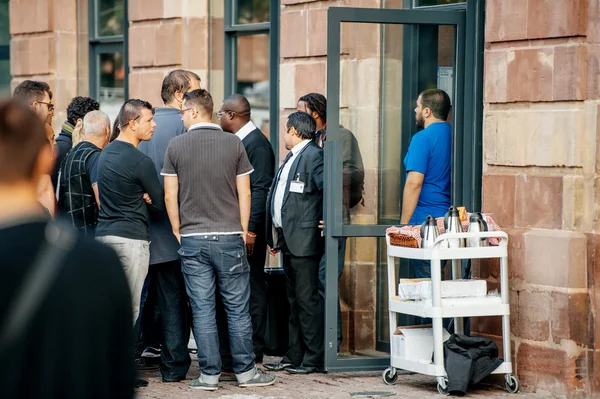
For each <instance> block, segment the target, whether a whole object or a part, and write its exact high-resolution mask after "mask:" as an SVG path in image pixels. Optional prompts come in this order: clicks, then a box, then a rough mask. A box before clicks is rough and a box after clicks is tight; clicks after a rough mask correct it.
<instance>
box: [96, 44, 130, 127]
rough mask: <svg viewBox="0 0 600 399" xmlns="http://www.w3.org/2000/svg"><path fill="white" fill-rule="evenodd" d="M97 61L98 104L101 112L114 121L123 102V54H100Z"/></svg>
mask: <svg viewBox="0 0 600 399" xmlns="http://www.w3.org/2000/svg"><path fill="white" fill-rule="evenodd" d="M98 61H99V67H98V71H99V75H100V76H99V83H100V87H99V92H98V102H99V103H100V108H101V109H102V111H104V112H106V114H107V115H108V116H109V117H110V118H111V120H114V118H115V117H116V116H117V114H118V113H119V109H120V107H121V105H122V104H123V102H124V101H125V91H124V81H125V69H124V65H123V53H121V52H118V53H110V54H100V55H99V60H98Z"/></svg>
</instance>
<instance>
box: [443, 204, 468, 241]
mask: <svg viewBox="0 0 600 399" xmlns="http://www.w3.org/2000/svg"><path fill="white" fill-rule="evenodd" d="M444 227H445V228H446V233H464V230H463V228H462V224H461V222H460V214H459V212H458V209H457V208H456V207H454V206H451V207H450V208H448V213H446V216H445V217H444ZM464 246H465V239H464V238H456V239H450V240H448V248H462V247H464Z"/></svg>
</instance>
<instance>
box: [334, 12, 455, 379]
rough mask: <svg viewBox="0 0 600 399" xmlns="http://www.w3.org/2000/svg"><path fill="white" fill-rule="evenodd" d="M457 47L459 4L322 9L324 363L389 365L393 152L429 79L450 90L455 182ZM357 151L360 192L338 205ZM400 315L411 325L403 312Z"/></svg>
mask: <svg viewBox="0 0 600 399" xmlns="http://www.w3.org/2000/svg"><path fill="white" fill-rule="evenodd" d="M464 52H465V11H464V10H462V11H461V10H458V11H434V10H390V9H365V8H336V7H332V8H330V9H329V11H328V47H327V62H328V65H327V99H328V101H327V122H328V127H327V144H326V145H325V171H326V173H325V175H326V185H325V187H326V188H325V190H326V191H325V205H324V207H325V225H326V229H325V238H326V254H327V272H326V281H327V283H326V301H325V363H326V367H327V369H328V370H330V371H342V370H356V369H361V370H365V369H379V368H384V367H386V366H389V358H388V357H389V344H388V343H389V327H388V323H389V320H388V309H387V306H388V305H387V304H388V293H387V272H386V267H387V266H386V264H385V262H386V254H385V249H386V248H385V230H386V229H387V228H388V227H389V226H390V225H398V223H399V219H400V212H401V209H400V207H401V205H402V190H403V188H404V180H405V176H404V175H405V173H406V172H405V171H404V169H403V166H402V160H403V158H404V155H405V154H406V150H407V148H408V145H409V143H410V139H411V137H412V135H413V134H414V133H415V132H416V126H415V119H414V108H415V102H416V99H417V96H418V94H419V93H420V92H421V91H423V90H425V89H429V88H436V87H437V88H441V89H443V90H446V91H447V92H448V94H449V95H450V97H451V100H452V115H453V117H452V122H451V123H452V125H453V129H454V136H453V138H454V141H453V147H454V150H453V182H454V184H457V186H458V187H460V185H458V183H457V182H459V181H460V180H457V179H456V176H459V175H460V174H461V173H462V155H461V154H462V151H460V148H462V141H461V140H462V135H461V134H459V132H461V131H462V124H463V117H462V115H463V98H464V69H465V67H464V63H465V54H464ZM358 159H360V160H361V162H360V163H362V165H359V166H362V170H364V192H363V201H362V202H361V203H359V204H358V205H356V206H354V207H352V208H351V209H350V211H349V212H347V211H346V209H347V208H346V207H344V203H347V202H348V198H352V197H355V195H353V192H352V191H353V190H354V191H355V190H360V184H356V183H349V176H351V175H352V173H353V172H355V171H354V169H357V164H358V163H359V162H358ZM358 169H360V167H359V168H358ZM344 182H345V183H344ZM460 195H461V190H456V189H454V188H453V196H454V197H455V198H454V199H455V200H459V201H460V198H458V197H460ZM344 243H345V250H344V245H343V244H344ZM342 262H343V273H342V275H341V278H340V279H339V282H338V270H339V269H338V265H341V264H342ZM399 267H400V272H399V275H400V276H402V277H409V276H410V273H409V268H408V267H407V265H405V264H400V266H399ZM338 291H339V296H338ZM338 298H339V309H340V311H339V313H338ZM338 315H341V326H340V327H338V323H339V322H338ZM400 322H401V323H402V324H403V325H409V324H414V321H413V320H412V319H411V318H410V317H404V318H402V319H401V320H400ZM339 332H341V343H340V341H339V336H338V333H339Z"/></svg>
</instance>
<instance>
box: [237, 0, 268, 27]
mask: <svg viewBox="0 0 600 399" xmlns="http://www.w3.org/2000/svg"><path fill="white" fill-rule="evenodd" d="M270 3H271V0H236V1H234V5H235V23H236V24H240V25H241V24H255V23H259V22H269V11H270V9H271V7H270Z"/></svg>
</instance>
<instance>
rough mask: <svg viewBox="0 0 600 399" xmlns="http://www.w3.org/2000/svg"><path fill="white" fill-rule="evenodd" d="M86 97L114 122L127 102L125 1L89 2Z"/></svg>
mask: <svg viewBox="0 0 600 399" xmlns="http://www.w3.org/2000/svg"><path fill="white" fill-rule="evenodd" d="M88 4H89V8H88V10H89V70H90V74H89V84H90V91H89V94H90V97H92V98H95V99H96V100H97V101H98V102H99V103H100V107H101V109H102V110H103V111H104V112H106V113H107V114H108V116H109V117H110V118H111V120H112V119H114V118H115V117H116V116H117V114H118V112H119V109H120V107H121V105H122V104H123V102H124V101H125V100H126V99H127V97H128V93H127V70H128V65H127V27H128V18H127V1H126V0H89V3H88Z"/></svg>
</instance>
